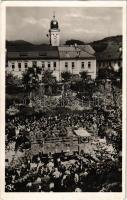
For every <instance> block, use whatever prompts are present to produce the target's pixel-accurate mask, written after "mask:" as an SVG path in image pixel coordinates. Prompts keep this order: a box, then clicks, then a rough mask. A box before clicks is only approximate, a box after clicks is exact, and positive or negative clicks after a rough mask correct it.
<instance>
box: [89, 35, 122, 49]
mask: <svg viewBox="0 0 127 200" xmlns="http://www.w3.org/2000/svg"><path fill="white" fill-rule="evenodd" d="M109 44H118V45H119V46H122V35H118V36H112V37H106V38H104V39H102V40H98V41H94V42H91V43H90V45H91V46H92V47H93V49H94V50H95V52H96V53H97V52H100V51H103V50H105V49H106V47H107V46H108V45H109Z"/></svg>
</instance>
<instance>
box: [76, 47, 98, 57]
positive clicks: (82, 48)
mask: <svg viewBox="0 0 127 200" xmlns="http://www.w3.org/2000/svg"><path fill="white" fill-rule="evenodd" d="M78 48H80V49H81V50H83V51H86V52H87V53H89V54H91V55H94V54H95V51H94V49H93V48H92V46H91V45H89V44H88V45H78Z"/></svg>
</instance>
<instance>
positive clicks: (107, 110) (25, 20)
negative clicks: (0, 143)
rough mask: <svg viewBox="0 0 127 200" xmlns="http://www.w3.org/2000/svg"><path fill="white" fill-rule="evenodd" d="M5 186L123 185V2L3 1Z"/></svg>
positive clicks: (83, 188)
mask: <svg viewBox="0 0 127 200" xmlns="http://www.w3.org/2000/svg"><path fill="white" fill-rule="evenodd" d="M5 25H6V28H5V109H4V110H5V133H4V137H5V167H4V168H5V184H4V190H5V193H15V192H16V193H17V192H22V193H24V192H39V193H40V192H47V193H49V192H53V193H57V192H59V193H60V192H61V193H68V192H69V193H70V192H80V193H89V192H90V193H91V192H98V193H100V192H101V193H105V192H106V193H107V192H108V193H112V192H113V193H114V192H115V193H119V192H120V193H122V192H123V177H122V176H123V175H122V174H123V120H124V118H123V88H124V85H123V68H126V66H124V64H125V62H123V7H122V6H116V7H115V6H114V7H113V6H112V7H110V6H105V7H103V6H95V7H89V6H88V7H87V6H83V7H76V6H69V7H67V6H60V4H59V6H57V5H56V6H47V7H46V6H30V5H29V6H28V5H27V6H6V20H5Z"/></svg>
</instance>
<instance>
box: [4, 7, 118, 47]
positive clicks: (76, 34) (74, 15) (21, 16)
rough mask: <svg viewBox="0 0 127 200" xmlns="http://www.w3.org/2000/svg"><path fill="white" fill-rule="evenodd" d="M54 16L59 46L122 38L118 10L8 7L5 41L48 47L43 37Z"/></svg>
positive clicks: (102, 8)
mask: <svg viewBox="0 0 127 200" xmlns="http://www.w3.org/2000/svg"><path fill="white" fill-rule="evenodd" d="M54 12H55V16H56V19H57V20H58V23H59V28H60V43H61V44H64V43H65V41H66V40H69V39H77V40H81V41H84V42H91V41H95V40H99V39H103V38H105V37H109V36H115V35H121V34H122V8H115V7H112V8H108V7H106V8H104V7H96V8H95V7H91V8H88V7H84V8H81V7H79V8H76V7H53V8H52V7H8V8H7V11H6V39H7V40H25V41H28V42H31V43H35V44H39V43H49V39H48V37H47V36H46V35H47V34H48V31H49V27H50V21H51V20H52V17H53V13H54Z"/></svg>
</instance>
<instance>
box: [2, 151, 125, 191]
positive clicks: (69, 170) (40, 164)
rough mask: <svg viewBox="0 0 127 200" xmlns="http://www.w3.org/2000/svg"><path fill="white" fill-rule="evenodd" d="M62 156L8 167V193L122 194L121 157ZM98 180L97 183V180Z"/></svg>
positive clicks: (26, 159) (31, 160)
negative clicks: (97, 158) (110, 192)
mask: <svg viewBox="0 0 127 200" xmlns="http://www.w3.org/2000/svg"><path fill="white" fill-rule="evenodd" d="M64 159H65V157H64V155H63V154H62V153H61V154H59V155H57V156H55V155H49V156H47V157H46V158H44V157H43V155H41V154H38V155H37V156H36V157H35V156H34V157H32V158H31V159H30V158H28V157H25V158H24V159H23V161H22V164H21V165H20V166H19V167H17V168H16V167H13V166H9V167H7V168H6V179H5V180H6V185H5V190H6V191H7V192H15V191H16V192H81V191H83V192H89V191H92V192H94V191H96V192H99V191H101V190H103V191H120V190H121V184H120V183H121V170H120V168H119V167H118V163H119V160H118V158H117V159H116V160H117V162H116V160H115V161H114V162H112V160H106V159H100V160H99V161H95V160H93V159H90V158H89V157H88V156H86V155H85V154H82V155H81V156H79V155H78V154H77V155H76V154H75V155H73V158H68V160H67V161H65V160H64ZM97 180H98V181H97Z"/></svg>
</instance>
